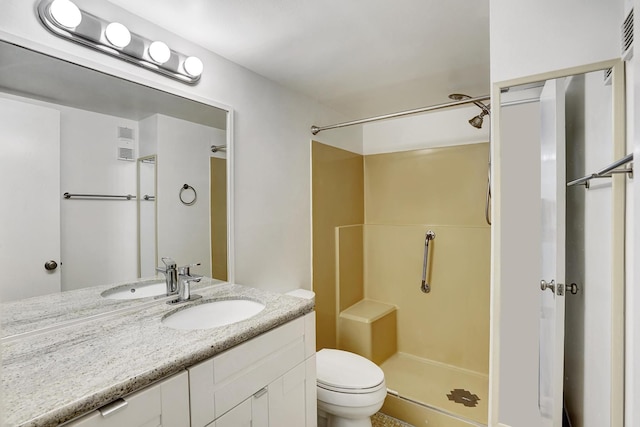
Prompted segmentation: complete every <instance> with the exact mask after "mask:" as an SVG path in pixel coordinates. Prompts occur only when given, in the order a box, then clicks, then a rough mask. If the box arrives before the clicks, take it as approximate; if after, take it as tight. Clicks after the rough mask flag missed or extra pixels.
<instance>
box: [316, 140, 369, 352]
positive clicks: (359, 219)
mask: <svg viewBox="0 0 640 427" xmlns="http://www.w3.org/2000/svg"><path fill="white" fill-rule="evenodd" d="M363 168H364V162H363V157H362V156H361V155H359V154H355V153H352V152H349V151H345V150H341V149H339V148H335V147H331V146H329V145H325V144H321V143H319V142H315V141H314V142H312V146H311V174H312V177H311V183H312V184H311V185H312V228H313V291H314V292H315V293H316V316H317V318H316V319H317V320H316V345H317V347H318V349H320V348H336V346H337V339H336V322H337V315H338V313H337V312H336V301H337V295H336V246H335V242H336V239H335V233H336V230H335V228H336V227H337V226H341V225H350V224H362V223H363V222H364V170H363ZM356 232H357V230H356ZM361 232H362V231H361V230H360V234H361ZM358 265H359V267H357V268H356V271H355V272H354V273H353V274H352V275H351V277H357V276H362V261H360V262H359V263H358ZM358 270H359V272H358ZM345 280H346V279H345Z"/></svg>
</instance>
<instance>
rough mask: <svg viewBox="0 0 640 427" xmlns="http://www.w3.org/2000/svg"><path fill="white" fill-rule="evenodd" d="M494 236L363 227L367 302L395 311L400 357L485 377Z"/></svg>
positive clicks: (447, 229)
mask: <svg viewBox="0 0 640 427" xmlns="http://www.w3.org/2000/svg"><path fill="white" fill-rule="evenodd" d="M426 230H433V231H434V232H435V233H436V239H435V240H433V241H432V242H431V243H430V244H429V274H428V276H427V282H428V283H429V284H430V285H431V292H429V293H423V292H422V291H421V290H420V285H421V282H422V259H423V250H424V234H425V231H426ZM490 239H491V237H490V229H489V227H458V226H446V225H366V226H365V229H364V241H365V262H364V264H365V298H367V299H372V300H376V301H384V302H385V303H387V304H393V305H395V306H396V307H397V340H398V341H397V349H398V351H399V352H402V353H409V354H411V355H413V356H417V357H420V358H422V359H428V360H432V361H436V362H441V363H446V364H448V365H454V366H456V367H458V368H463V369H469V370H472V371H474V372H479V373H484V374H488V372H489V371H488V369H489V268H490V251H489V247H490Z"/></svg>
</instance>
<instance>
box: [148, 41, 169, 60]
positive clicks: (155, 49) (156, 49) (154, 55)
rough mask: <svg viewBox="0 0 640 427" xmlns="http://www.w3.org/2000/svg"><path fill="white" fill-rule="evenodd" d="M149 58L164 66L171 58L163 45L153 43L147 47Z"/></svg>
mask: <svg viewBox="0 0 640 427" xmlns="http://www.w3.org/2000/svg"><path fill="white" fill-rule="evenodd" d="M149 56H150V57H151V59H153V60H154V61H155V62H157V63H158V64H164V63H165V62H167V61H168V60H169V58H171V49H169V46H167V45H166V44H165V43H163V42H159V41H155V42H152V43H151V44H150V45H149Z"/></svg>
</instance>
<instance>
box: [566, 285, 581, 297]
mask: <svg viewBox="0 0 640 427" xmlns="http://www.w3.org/2000/svg"><path fill="white" fill-rule="evenodd" d="M565 289H566V290H567V292H571V295H575V294H577V293H578V291H579V290H580V289H579V288H578V285H577V284H575V283H572V284H570V285H565Z"/></svg>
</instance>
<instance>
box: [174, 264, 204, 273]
mask: <svg viewBox="0 0 640 427" xmlns="http://www.w3.org/2000/svg"><path fill="white" fill-rule="evenodd" d="M199 265H201V263H199V262H197V263H195V264H188V265H183V266H182V267H178V274H180V275H182V276H191V267H197V266H199Z"/></svg>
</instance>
